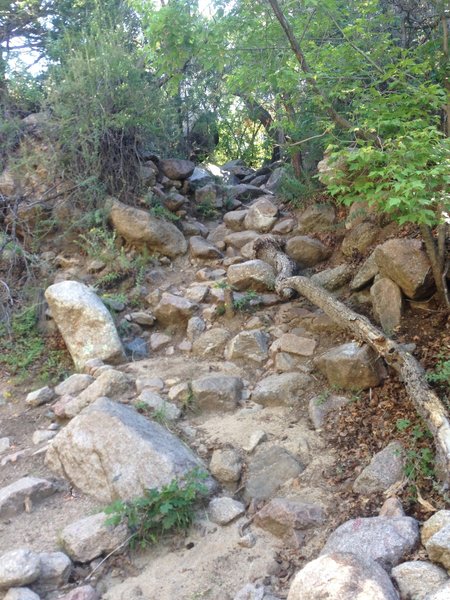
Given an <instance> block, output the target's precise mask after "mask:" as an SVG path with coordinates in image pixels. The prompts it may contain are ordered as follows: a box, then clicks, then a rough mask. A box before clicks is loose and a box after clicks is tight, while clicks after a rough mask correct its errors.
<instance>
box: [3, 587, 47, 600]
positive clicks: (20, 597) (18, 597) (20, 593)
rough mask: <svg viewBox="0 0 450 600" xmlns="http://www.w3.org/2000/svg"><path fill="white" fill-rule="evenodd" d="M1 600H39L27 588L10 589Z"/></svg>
mask: <svg viewBox="0 0 450 600" xmlns="http://www.w3.org/2000/svg"><path fill="white" fill-rule="evenodd" d="M3 600H40V597H39V596H38V595H37V594H36V593H35V592H33V591H32V590H30V589H29V588H25V587H16V588H11V589H10V590H9V591H8V593H7V594H6V596H4V597H3Z"/></svg>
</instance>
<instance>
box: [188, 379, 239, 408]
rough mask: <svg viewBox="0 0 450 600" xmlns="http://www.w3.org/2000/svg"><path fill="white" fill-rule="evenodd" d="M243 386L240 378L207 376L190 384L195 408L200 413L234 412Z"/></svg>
mask: <svg viewBox="0 0 450 600" xmlns="http://www.w3.org/2000/svg"><path fill="white" fill-rule="evenodd" d="M243 387H244V385H243V382H242V379H241V378H240V377H231V376H230V375H209V376H207V377H202V378H201V379H195V380H194V381H193V382H192V395H193V402H194V406H195V408H197V409H199V410H201V411H214V410H218V411H228V410H234V409H235V408H236V406H237V404H238V402H239V400H240V399H241V394H242V389H243Z"/></svg>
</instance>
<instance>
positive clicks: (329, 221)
mask: <svg viewBox="0 0 450 600" xmlns="http://www.w3.org/2000/svg"><path fill="white" fill-rule="evenodd" d="M335 220H336V212H335V209H334V207H333V206H331V204H311V206H308V208H307V209H306V210H305V211H304V212H302V214H301V215H300V217H299V220H298V230H299V231H301V232H302V233H311V232H317V231H329V230H330V229H331V228H332V225H333V224H334V222H335Z"/></svg>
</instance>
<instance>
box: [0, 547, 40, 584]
mask: <svg viewBox="0 0 450 600" xmlns="http://www.w3.org/2000/svg"><path fill="white" fill-rule="evenodd" d="M40 573H41V560H40V558H39V555H38V554H36V552H33V551H32V550H28V549H27V548H20V549H18V550H11V551H10V552H6V554H3V555H2V556H0V589H2V588H10V587H21V586H24V585H27V584H28V583H33V581H36V579H37V578H38V577H39V575H40Z"/></svg>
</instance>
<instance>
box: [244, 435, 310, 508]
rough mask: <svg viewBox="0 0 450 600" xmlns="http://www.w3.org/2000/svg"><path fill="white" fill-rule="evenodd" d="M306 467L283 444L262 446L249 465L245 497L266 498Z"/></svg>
mask: <svg viewBox="0 0 450 600" xmlns="http://www.w3.org/2000/svg"><path fill="white" fill-rule="evenodd" d="M304 469H305V467H304V466H303V465H302V464H301V463H300V462H299V461H298V460H297V459H296V458H295V457H294V456H292V454H290V453H289V452H288V451H287V450H285V449H284V448H282V447H281V446H271V447H270V448H264V447H261V448H260V449H259V450H257V452H256V454H255V455H254V457H253V458H252V460H251V462H250V464H249V467H248V476H247V482H246V485H245V492H244V494H245V497H246V498H247V499H253V498H254V499H255V500H266V499H267V498H270V497H272V496H273V495H274V494H275V493H276V491H277V490H278V489H279V488H280V487H281V486H282V485H283V484H284V483H286V482H287V481H289V479H293V478H294V477H298V475H300V473H301V472H302V471H304Z"/></svg>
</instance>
